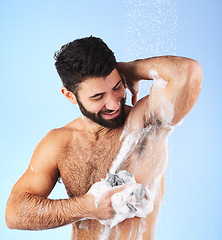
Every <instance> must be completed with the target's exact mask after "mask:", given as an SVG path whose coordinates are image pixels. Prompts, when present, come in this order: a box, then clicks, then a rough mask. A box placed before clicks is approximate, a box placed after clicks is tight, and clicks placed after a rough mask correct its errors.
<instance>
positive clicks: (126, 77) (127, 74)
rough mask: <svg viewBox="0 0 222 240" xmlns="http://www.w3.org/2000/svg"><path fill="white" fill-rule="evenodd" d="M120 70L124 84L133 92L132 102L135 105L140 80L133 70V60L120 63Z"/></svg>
mask: <svg viewBox="0 0 222 240" xmlns="http://www.w3.org/2000/svg"><path fill="white" fill-rule="evenodd" d="M118 71H119V74H120V77H121V78H122V80H123V84H124V86H125V87H126V88H128V89H129V91H130V92H131V103H132V105H133V106H134V105H135V104H136V102H137V95H138V92H139V80H140V79H137V77H136V74H135V73H134V71H133V62H120V63H118Z"/></svg>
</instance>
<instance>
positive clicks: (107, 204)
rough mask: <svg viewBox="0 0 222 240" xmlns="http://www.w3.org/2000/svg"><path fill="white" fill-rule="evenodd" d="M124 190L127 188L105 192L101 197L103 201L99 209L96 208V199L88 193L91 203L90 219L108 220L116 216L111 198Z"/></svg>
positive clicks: (119, 187)
mask: <svg viewBox="0 0 222 240" xmlns="http://www.w3.org/2000/svg"><path fill="white" fill-rule="evenodd" d="M123 189H125V186H118V187H113V189H112V190H110V191H108V192H105V193H104V194H103V195H102V197H101V201H100V203H99V205H98V207H96V205H95V197H94V196H93V195H92V194H91V193H89V192H88V193H87V194H86V196H88V198H89V201H90V203H91V204H90V206H91V207H90V208H91V209H90V215H91V216H90V217H92V218H94V219H97V220H107V219H111V218H113V217H114V215H115V211H114V209H113V207H112V201H111V197H112V195H113V194H115V193H117V192H121V191H122V190H123Z"/></svg>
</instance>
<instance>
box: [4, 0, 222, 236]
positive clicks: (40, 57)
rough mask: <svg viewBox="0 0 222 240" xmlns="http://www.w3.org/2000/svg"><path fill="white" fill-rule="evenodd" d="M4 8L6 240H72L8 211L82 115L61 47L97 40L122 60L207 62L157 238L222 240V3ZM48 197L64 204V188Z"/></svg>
mask: <svg viewBox="0 0 222 240" xmlns="http://www.w3.org/2000/svg"><path fill="white" fill-rule="evenodd" d="M0 9H1V15H0V32H1V37H0V38H1V46H0V53H1V55H0V68H1V75H0V77H1V94H0V96H1V101H0V106H1V118H0V128H1V144H0V147H1V160H0V169H1V179H2V181H1V191H0V239H3V240H5V239H7V240H8V239H9V240H11V239H23V240H25V239H32V240H35V239H43V240H44V239H70V234H71V233H70V232H71V226H66V227H62V228H59V229H55V230H47V231H38V232H31V231H19V230H9V229H8V228H7V227H6V225H5V221H4V211H5V205H6V201H7V198H8V196H9V194H10V191H11V189H12V187H13V185H14V183H15V182H16V181H17V179H18V178H19V177H20V176H21V174H22V173H23V172H24V171H25V169H26V167H27V165H28V163H29V161H30V158H31V155H32V152H33V150H34V148H35V146H36V145H37V144H38V142H39V141H40V139H41V138H42V137H43V136H44V135H45V134H46V133H47V132H48V131H49V130H51V129H53V128H57V127H61V126H63V125H65V124H66V123H67V122H69V121H72V120H73V119H74V118H76V117H78V116H79V115H80V113H79V111H78V108H77V107H76V106H73V105H72V104H71V103H69V102H68V101H67V100H66V99H65V98H64V97H63V96H62V94H61V93H60V88H61V83H60V79H59V77H58V76H57V73H56V71H55V68H54V60H53V57H52V56H53V54H54V51H55V50H58V49H59V48H60V47H61V45H63V44H65V43H67V42H69V41H72V40H74V39H75V38H79V37H85V36H89V35H91V34H92V35H94V36H99V37H101V38H103V39H104V41H105V42H107V44H108V45H109V46H110V48H111V49H113V51H114V52H115V54H116V57H117V60H118V61H127V60H133V59H135V58H144V57H150V56H154V55H161V54H176V55H180V56H186V57H190V58H194V59H196V60H198V61H199V62H200V63H201V65H202V68H203V85H202V91H201V94H200V97H199V99H198V101H197V103H196V105H195V106H194V108H193V109H192V111H191V112H190V113H189V115H188V116H187V117H186V118H185V120H184V122H183V124H182V125H181V126H179V127H178V128H177V129H175V130H174V132H173V134H172V135H171V136H170V139H169V166H168V169H167V175H166V194H165V198H164V203H163V207H162V210H161V214H160V218H159V222H158V228H157V234H156V239H158V240H162V239H164V240H178V239H179V240H187V239H190V240H197V239H201V240H203V239H212V240H217V239H221V234H222V224H221V217H222V205H221V198H222V191H221V182H222V164H221V161H222V150H221V149H222V141H221V133H222V127H221V117H222V115H221V110H222V97H221V95H222V90H221V88H222V83H221V82H222V81H221V73H220V70H221V67H222V63H221V55H222V47H221V42H222V37H221V33H222V32H221V31H222V26H221V22H222V17H221V10H222V2H221V1H220V0H211V1H210V0H202V1H197V0H186V1H178V2H177V1H176V0H150V1H148V0H146V1H142V0H141V1H134V0H124V1H121V0H112V1H104V0H94V1H90V0H88V1H87V0H82V1H74V0H73V1H71V0H63V1H59V0H48V1H43V0H38V1H37V0H36V1H35V0H33V1H25V0H21V1H15V0H14V1H13V0H1V1H0ZM141 87H142V89H141V95H144V94H146V91H147V89H148V88H147V87H146V86H145V85H144V83H143V84H142V86H141ZM50 197H51V198H65V197H66V193H65V191H64V188H63V185H62V184H57V185H56V187H55V190H54V191H53V193H52V194H51V195H50Z"/></svg>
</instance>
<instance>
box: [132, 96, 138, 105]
mask: <svg viewBox="0 0 222 240" xmlns="http://www.w3.org/2000/svg"><path fill="white" fill-rule="evenodd" d="M137 98H138V95H137V93H136V94H133V95H132V99H131V102H132V105H133V106H135V104H136V102H137Z"/></svg>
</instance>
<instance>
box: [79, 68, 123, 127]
mask: <svg viewBox="0 0 222 240" xmlns="http://www.w3.org/2000/svg"><path fill="white" fill-rule="evenodd" d="M76 98H77V102H78V105H79V108H80V111H81V112H82V114H83V115H84V116H85V117H87V118H88V119H90V120H92V121H93V122H96V123H98V124H100V125H102V126H104V127H107V128H117V127H119V126H121V125H123V123H124V121H125V100H126V99H125V88H124V85H123V83H122V80H121V78H120V76H119V73H118V71H117V70H116V69H114V70H113V71H112V72H111V73H110V75H108V76H107V77H106V78H89V79H86V80H85V81H84V82H82V83H81V84H80V90H79V91H78V94H77V96H76Z"/></svg>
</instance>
